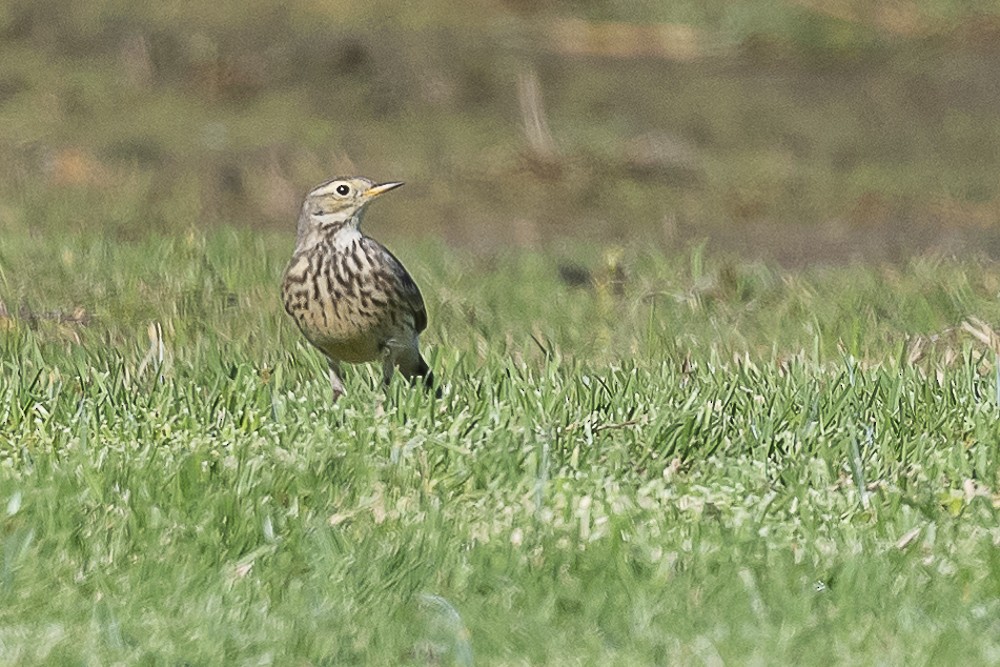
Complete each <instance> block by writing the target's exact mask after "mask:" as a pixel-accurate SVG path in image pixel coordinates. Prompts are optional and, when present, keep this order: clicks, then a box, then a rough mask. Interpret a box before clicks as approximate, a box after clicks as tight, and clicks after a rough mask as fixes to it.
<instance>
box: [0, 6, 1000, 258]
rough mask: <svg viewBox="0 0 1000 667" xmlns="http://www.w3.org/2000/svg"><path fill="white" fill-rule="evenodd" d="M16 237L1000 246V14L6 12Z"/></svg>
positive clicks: (782, 9)
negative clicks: (334, 226) (351, 229)
mask: <svg viewBox="0 0 1000 667" xmlns="http://www.w3.org/2000/svg"><path fill="white" fill-rule="evenodd" d="M0 121H2V122H0V244H2V243H3V235H4V234H21V233H25V234H58V233H91V232H94V233H102V234H109V235H112V236H113V237H117V238H120V239H122V240H123V241H128V240H129V239H135V238H137V237H142V236H145V235H148V234H177V233H184V232H186V231H189V230H191V229H200V228H210V227H213V226H219V225H228V226H237V227H242V228H252V229H260V230H262V231H265V230H270V231H274V232H281V233H287V234H288V235H289V243H291V235H292V234H293V229H294V224H295V218H296V215H297V212H298V207H299V203H300V201H301V197H302V195H303V194H304V192H306V191H307V190H308V189H309V188H311V187H312V186H313V185H315V184H317V183H319V182H321V181H323V180H325V179H327V178H329V177H332V176H335V175H343V174H361V175H366V176H369V177H371V178H374V179H377V180H404V181H407V182H408V187H407V188H405V189H404V190H401V191H400V193H398V194H394V195H393V196H392V197H386V199H385V200H384V201H380V203H379V211H378V216H377V217H374V216H373V217H371V218H370V220H369V222H368V231H369V232H370V233H372V234H373V235H374V236H376V237H379V238H383V239H388V240H390V241H392V240H393V239H397V243H398V239H406V238H428V237H429V238H435V239H443V240H444V241H445V242H446V243H448V244H452V245H455V246H460V247H467V248H472V249H477V250H481V251H487V252H489V251H493V250H496V249H506V248H512V247H517V248H521V247H524V248H542V249H545V248H553V247H555V248H558V247H561V246H566V245H567V244H574V243H584V244H595V245H599V244H607V243H614V244H642V245H644V246H662V247H664V248H671V247H675V246H682V245H684V244H686V243H691V242H692V241H694V240H699V239H709V243H710V244H711V245H712V246H713V247H716V248H721V249H723V250H724V251H728V252H734V253H739V254H740V255H746V256H749V257H754V258H764V259H768V260H772V261H775V262H779V263H782V264H788V265H797V264H811V263H823V262H830V263H841V262H845V261H853V260H870V261H893V260H896V259H899V258H902V257H906V256H909V255H912V254H914V253H924V252H949V253H950V252H962V251H964V250H969V249H974V250H976V251H977V252H982V253H986V254H988V255H1000V225H998V221H1000V203H998V201H1000V200H998V195H1000V181H998V173H1000V172H998V166H1000V164H998V163H1000V151H998V148H1000V4H998V3H997V2H974V1H966V0H962V1H959V0H897V1H867V0H864V1H863V0H829V1H825V2H824V1H822V0H765V1H762V2H753V3H749V2H742V1H740V0H681V1H677V2H662V1H659V0H657V1H653V0H637V1H634V2H621V1H616V0H585V1H582V2H560V1H553V2H548V3H537V2H531V1H530V0H489V1H487V0H470V1H468V2H462V3H448V2H443V1H440V0H428V1H425V2H420V3H399V2H396V1H394V0H392V1H390V0H376V1H374V2H353V3H349V2H341V1H333V0H327V1H321V0H297V1H291V2H276V1H270V0H240V1H239V2H237V1H235V0H219V1H217V2H212V3H181V2H160V3H136V2H127V1H125V0H90V1H87V2H83V1H70V2H67V1H65V0H5V1H4V2H3V3H2V4H0Z"/></svg>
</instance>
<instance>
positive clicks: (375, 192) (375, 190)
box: [365, 182, 402, 199]
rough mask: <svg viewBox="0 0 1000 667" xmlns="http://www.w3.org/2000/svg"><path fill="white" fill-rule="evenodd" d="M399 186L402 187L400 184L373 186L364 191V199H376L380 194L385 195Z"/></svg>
mask: <svg viewBox="0 0 1000 667" xmlns="http://www.w3.org/2000/svg"><path fill="white" fill-rule="evenodd" d="M400 185H402V182H393V183H382V184H381V185H373V186H371V187H370V188H368V189H367V190H365V198H366V199H371V198H372V197H378V196H379V195H380V194H383V193H386V192H388V191H389V190H395V189H396V188H398V187H399V186H400Z"/></svg>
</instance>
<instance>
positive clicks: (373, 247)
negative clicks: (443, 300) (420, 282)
mask: <svg viewBox="0 0 1000 667" xmlns="http://www.w3.org/2000/svg"><path fill="white" fill-rule="evenodd" d="M364 243H365V244H366V245H367V246H368V248H367V250H368V252H370V253H372V254H374V255H375V256H376V257H378V256H381V257H382V259H383V260H384V261H385V263H386V264H387V265H389V266H390V267H391V270H392V284H393V286H394V287H395V288H396V290H397V291H398V293H399V297H400V299H401V300H402V301H403V303H405V304H406V305H407V307H409V309H410V310H411V311H412V312H413V326H414V327H415V329H416V332H417V333H420V332H422V331H423V330H424V329H426V328H427V308H426V307H425V306H424V297H423V296H422V295H421V294H420V288H419V287H417V283H415V282H414V281H413V276H411V275H410V273H409V271H407V270H406V269H405V268H404V267H403V263H402V262H400V261H399V260H398V259H396V256H395V255H393V254H392V253H391V252H389V249H388V248H386V247H385V246H384V245H382V244H381V243H379V242H377V241H375V240H373V239H370V238H368V237H365V238H364Z"/></svg>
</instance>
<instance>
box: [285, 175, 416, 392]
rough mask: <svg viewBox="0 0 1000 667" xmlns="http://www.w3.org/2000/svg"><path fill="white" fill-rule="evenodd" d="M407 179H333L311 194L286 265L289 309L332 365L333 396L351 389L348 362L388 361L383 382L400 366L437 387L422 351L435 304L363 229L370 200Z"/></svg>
mask: <svg viewBox="0 0 1000 667" xmlns="http://www.w3.org/2000/svg"><path fill="white" fill-rule="evenodd" d="M401 185H403V183H401V182H398V181H392V182H387V183H380V184H376V183H375V182H374V181H371V180H369V179H367V178H363V177H342V178H335V179H333V180H329V181H326V182H325V183H322V184H320V185H318V186H316V187H315V188H313V189H312V190H311V191H310V192H309V194H307V195H306V197H305V201H304V202H303V204H302V211H301V213H300V214H299V220H298V233H297V237H296V241H295V250H294V251H293V253H292V257H291V259H290V260H289V262H288V266H287V268H286V269H285V273H284V277H283V280H282V297H283V300H284V305H285V310H286V311H287V312H288V314H289V315H290V316H291V317H292V319H293V320H294V321H295V323H296V324H297V325H298V328H299V330H300V331H301V332H302V334H303V335H304V336H305V338H306V340H308V341H309V342H310V343H311V344H312V345H313V346H314V347H315V348H316V349H318V350H319V351H320V352H322V353H323V355H324V356H325V357H326V360H327V363H328V369H329V370H328V375H329V378H330V387H331V389H332V390H333V402H334V403H336V402H337V400H338V399H339V398H340V397H341V396H344V395H345V394H346V390H345V389H344V384H343V381H342V379H341V364H343V363H351V364H357V363H365V362H371V361H381V363H382V381H383V384H384V385H385V386H388V385H389V384H390V381H391V380H392V377H393V374H394V373H395V371H396V369H398V370H399V371H400V373H401V374H402V375H403V376H404V377H406V378H408V379H409V380H410V381H411V382H412V383H416V382H418V381H422V383H423V384H424V385H425V386H426V387H433V386H434V374H433V373H432V372H431V369H430V367H429V366H428V365H427V361H426V360H425V359H424V357H423V355H421V354H420V340H419V338H420V334H421V333H422V332H423V331H424V330H425V329H426V328H427V308H426V307H425V306H424V299H423V296H422V295H421V294H420V289H419V288H418V287H417V284H416V282H414V280H413V277H412V276H411V275H410V274H409V272H408V271H407V270H406V269H405V268H404V267H403V264H402V263H401V262H400V261H399V260H398V259H396V256H395V255H393V254H392V253H391V252H389V250H388V249H387V248H386V247H385V246H383V245H382V244H381V243H379V242H378V241H376V240H375V239H373V238H371V237H369V236H366V235H365V234H364V233H363V232H362V231H361V229H360V227H361V221H362V218H363V217H364V215H365V211H366V209H367V208H368V205H369V204H370V203H371V202H372V201H373V200H375V198H377V197H380V196H381V195H383V194H385V193H386V192H389V191H391V190H395V189H396V188H398V187H400V186H401Z"/></svg>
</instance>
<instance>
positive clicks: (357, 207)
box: [299, 177, 402, 235]
mask: <svg viewBox="0 0 1000 667" xmlns="http://www.w3.org/2000/svg"><path fill="white" fill-rule="evenodd" d="M400 185H402V183H398V182H393V183H381V184H378V185H376V184H375V183H374V182H372V181H370V180H368V179H367V178H361V177H354V178H335V179H333V180H332V181H327V182H326V183H323V184H322V185H318V186H317V187H315V188H313V189H312V191H310V192H309V194H308V195H306V200H305V203H304V204H303V205H302V216H301V218H300V220H299V233H300V235H301V234H302V233H303V232H306V231H309V230H312V231H324V232H329V231H336V230H338V229H340V228H344V229H345V230H349V231H356V230H357V228H358V225H359V224H361V217H362V214H363V213H364V210H365V207H366V206H367V205H368V204H369V203H371V201H372V200H373V199H375V198H376V197H378V196H379V195H381V194H384V193H386V192H388V191H389V190H393V189H395V188H398V187H399V186H400ZM304 226H305V227H306V228H307V229H304V228H303V227H304Z"/></svg>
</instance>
